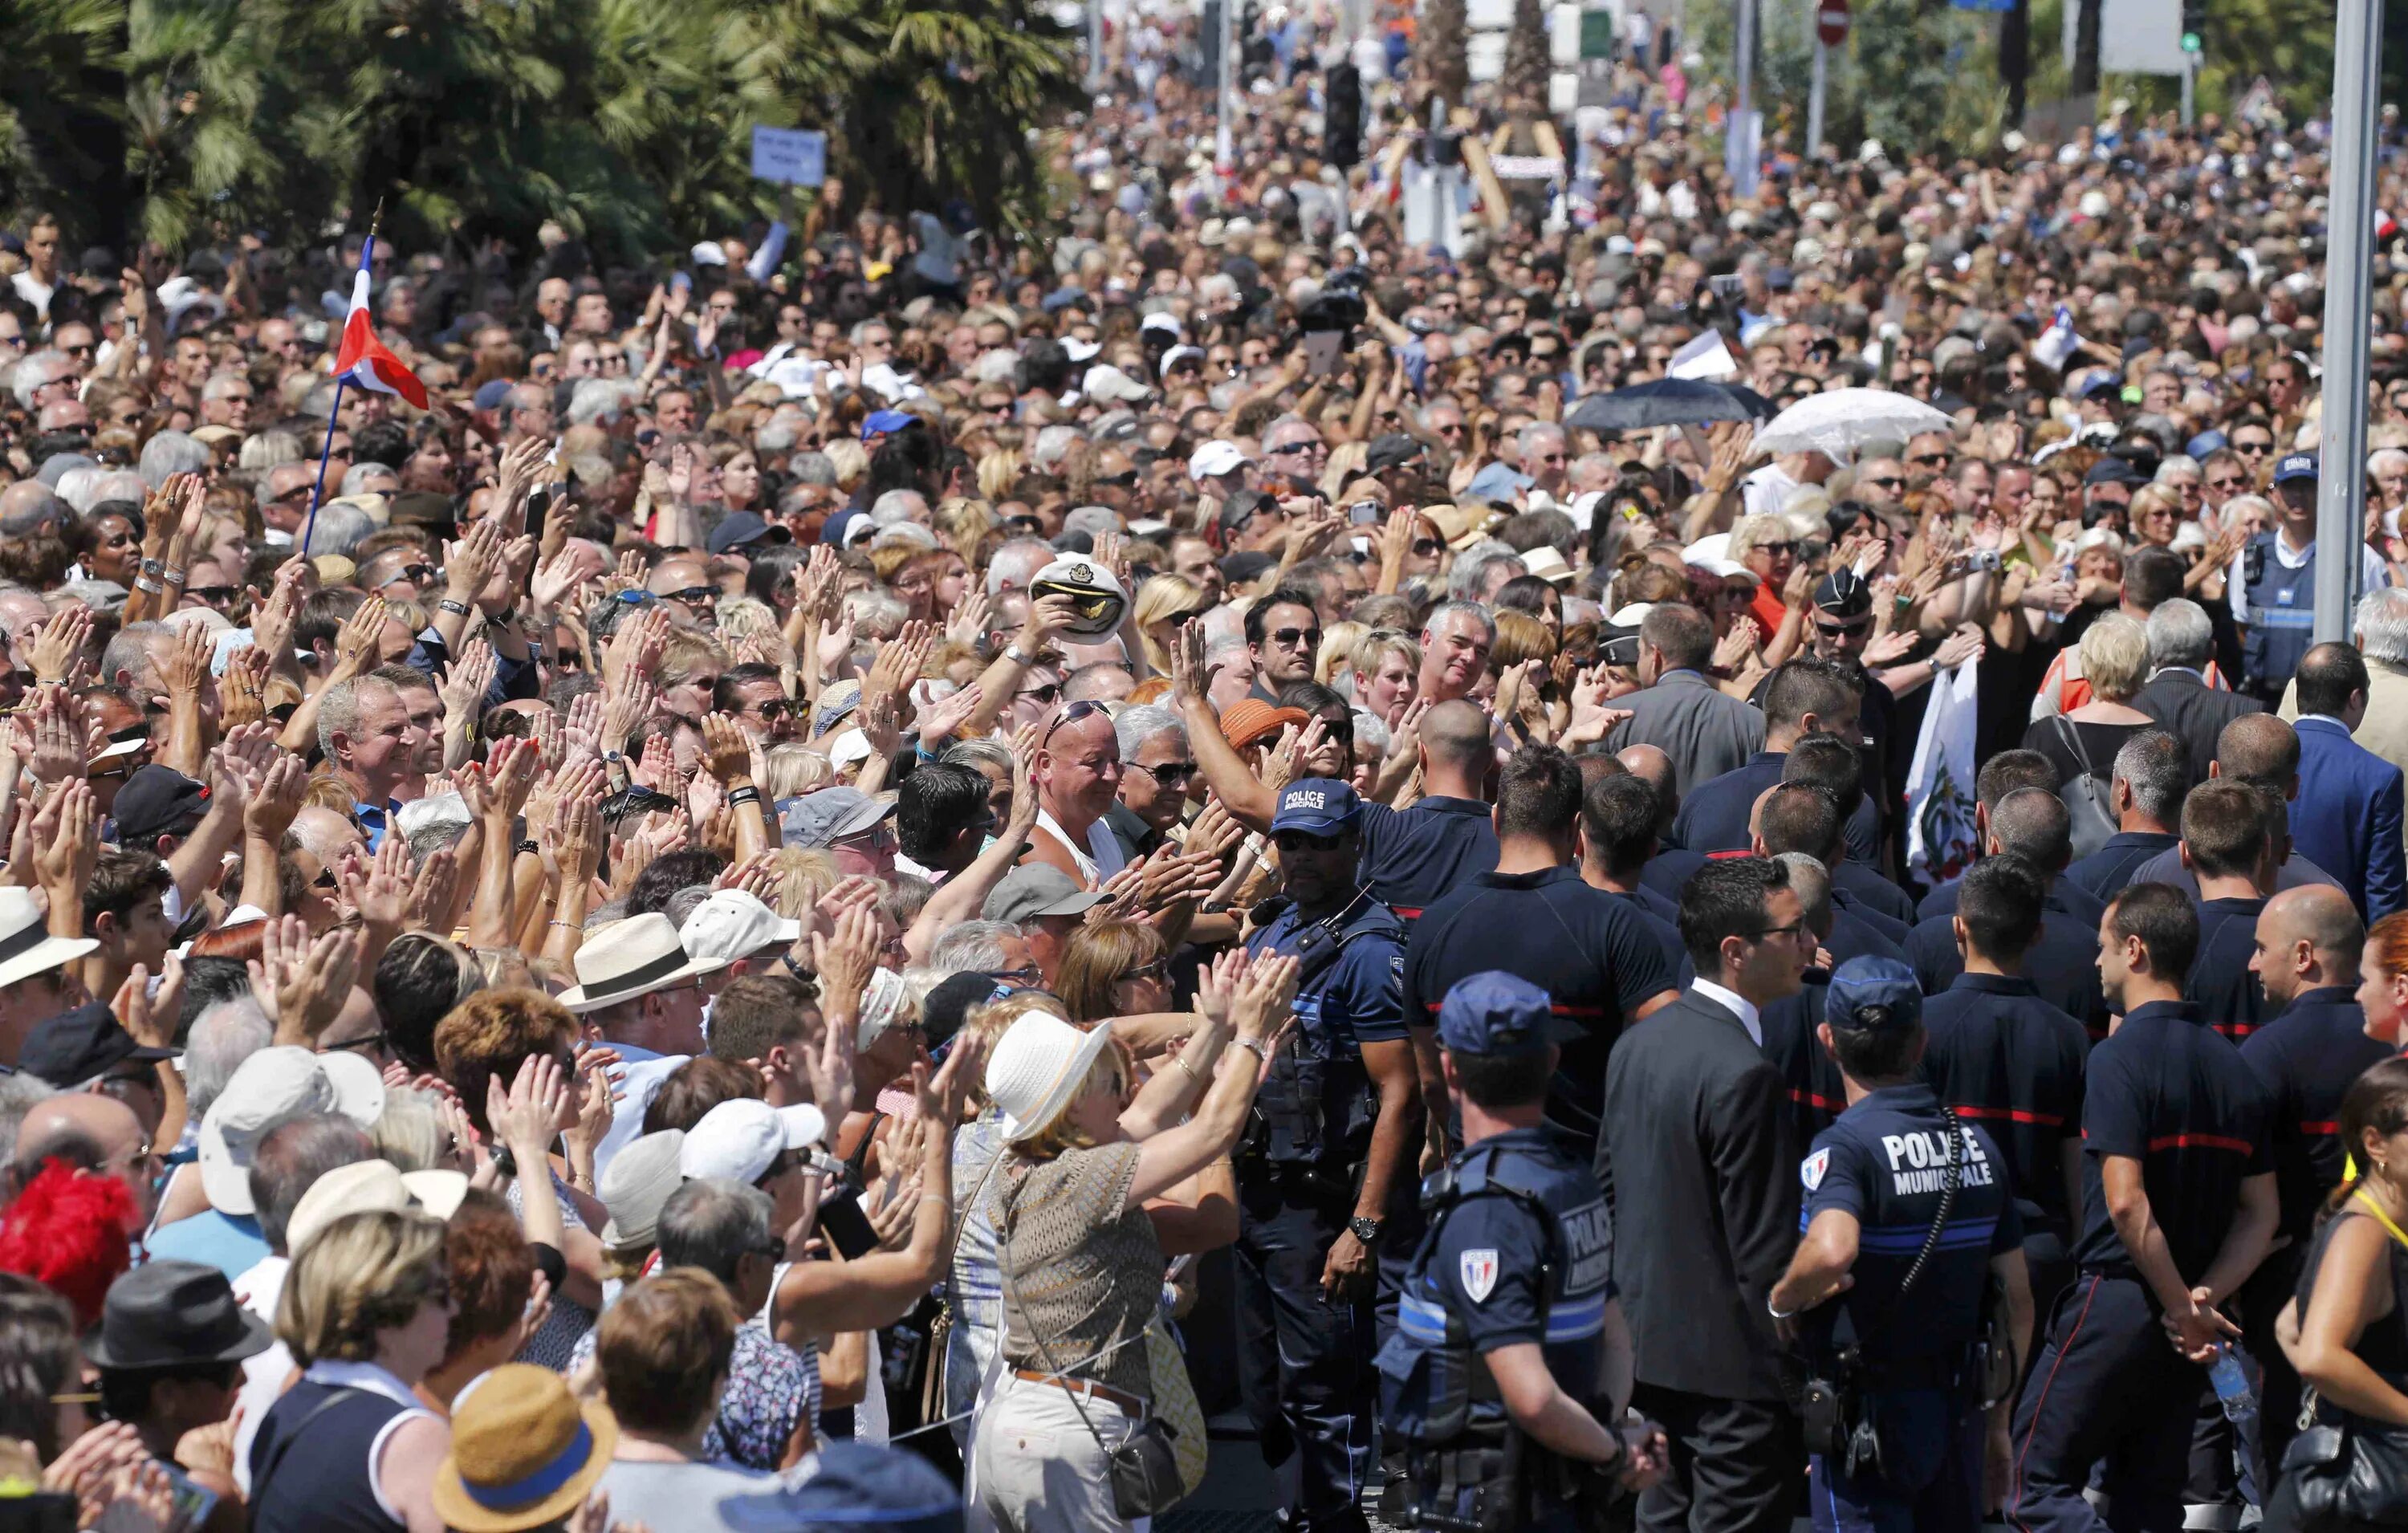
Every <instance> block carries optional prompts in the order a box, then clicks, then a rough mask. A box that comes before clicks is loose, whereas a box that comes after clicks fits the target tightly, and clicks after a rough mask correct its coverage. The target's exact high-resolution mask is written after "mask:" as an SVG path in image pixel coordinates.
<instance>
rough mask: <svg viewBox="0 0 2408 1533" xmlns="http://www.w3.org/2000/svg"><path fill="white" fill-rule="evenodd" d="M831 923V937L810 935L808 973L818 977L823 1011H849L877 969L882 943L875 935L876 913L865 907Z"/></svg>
mask: <svg viewBox="0 0 2408 1533" xmlns="http://www.w3.org/2000/svg"><path fill="white" fill-rule="evenodd" d="M833 924H834V926H835V930H834V932H833V933H832V934H822V933H817V932H814V933H813V934H812V935H811V972H812V973H814V974H816V975H818V976H819V981H820V1004H821V1007H822V1009H823V1010H825V1009H826V1008H828V1007H829V1006H837V1007H839V1008H840V1009H841V1010H845V1011H847V1012H852V1011H853V1009H854V1008H855V1007H857V1006H858V1005H859V1004H860V1002H861V993H862V992H863V991H864V990H866V989H867V988H868V987H869V976H870V974H871V972H872V971H873V970H875V969H876V968H877V967H878V954H879V953H880V951H881V950H882V948H883V947H884V943H883V942H882V940H881V939H880V937H879V934H878V918H877V914H876V912H875V911H874V910H872V909H871V908H870V907H869V906H867V905H854V906H852V907H850V908H848V909H847V910H844V911H843V913H842V914H840V915H839V916H838V917H837V918H836V920H835V922H834V923H833Z"/></svg>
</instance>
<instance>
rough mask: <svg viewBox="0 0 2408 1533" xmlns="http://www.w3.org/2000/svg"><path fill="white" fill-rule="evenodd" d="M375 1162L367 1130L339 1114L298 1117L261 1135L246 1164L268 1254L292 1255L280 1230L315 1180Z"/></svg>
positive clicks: (319, 1113) (287, 1222)
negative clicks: (249, 1164) (286, 1247)
mask: <svg viewBox="0 0 2408 1533" xmlns="http://www.w3.org/2000/svg"><path fill="white" fill-rule="evenodd" d="M375 1158H376V1144H375V1141H373V1140H371V1139H369V1138H368V1136H367V1130H366V1129H364V1128H362V1127H361V1126H360V1125H357V1124H355V1123H353V1122H351V1120H350V1119H349V1118H346V1117H344V1116H342V1115H341V1114H340V1113H335V1112H313V1113H305V1114H299V1115H296V1116H294V1117H291V1118H287V1119H285V1120H284V1121H283V1122H282V1123H280V1124H278V1125H275V1126H274V1127H272V1128H270V1129H269V1130H268V1131H267V1132H266V1133H265V1134H263V1135H261V1136H260V1137H259V1146H258V1148H257V1149H256V1150H255V1151H253V1152H252V1154H251V1203H252V1205H253V1206H254V1207H255V1208H256V1209H257V1210H258V1218H259V1233H260V1235H261V1236H262V1237H263V1238H265V1239H266V1241H267V1249H268V1250H270V1251H272V1252H274V1253H276V1254H278V1255H291V1254H292V1253H291V1252H290V1251H288V1250H286V1249H285V1245H284V1226H285V1225H287V1224H289V1223H291V1222H292V1219H293V1211H294V1209H296V1208H298V1207H300V1206H301V1196H302V1195H303V1194H304V1193H307V1192H308V1190H309V1189H310V1188H311V1187H314V1186H316V1185H317V1184H318V1179H319V1178H320V1177H322V1176H324V1175H325V1174H326V1173H327V1172H329V1171H337V1170H340V1169H342V1168H344V1167H346V1166H356V1165H358V1164H359V1163H360V1162H362V1161H365V1160H374V1159H375Z"/></svg>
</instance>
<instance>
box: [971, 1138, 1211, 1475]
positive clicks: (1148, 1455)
mask: <svg viewBox="0 0 2408 1533" xmlns="http://www.w3.org/2000/svg"><path fill="white" fill-rule="evenodd" d="M1026 1186H1027V1182H1025V1181H1024V1182H1022V1183H1021V1185H1020V1187H1017V1188H1014V1189H1013V1190H1012V1198H1011V1203H1010V1204H1009V1205H1008V1206H1007V1207H1006V1208H1005V1211H1004V1222H1005V1228H1004V1232H1003V1237H1002V1239H1001V1240H1000V1241H999V1242H998V1245H997V1254H998V1257H999V1258H1000V1259H999V1260H998V1261H997V1263H996V1265H997V1266H998V1267H999V1268H1002V1271H1003V1279H1004V1282H1006V1283H1008V1284H1009V1285H1010V1286H1011V1297H1012V1301H1013V1302H1014V1303H1016V1304H1018V1305H1019V1306H1020V1313H1021V1317H1022V1318H1023V1319H1025V1320H1027V1321H1028V1334H1029V1337H1030V1339H1031V1340H1034V1341H1036V1343H1037V1354H1038V1355H1039V1356H1040V1357H1042V1358H1044V1359H1045V1367H1046V1369H1047V1371H1049V1372H1050V1373H1052V1374H1053V1375H1054V1378H1056V1379H1060V1380H1063V1381H1065V1382H1066V1383H1068V1382H1074V1381H1072V1380H1071V1376H1070V1375H1069V1374H1068V1373H1067V1372H1065V1371H1064V1370H1063V1368H1062V1364H1061V1362H1060V1361H1059V1360H1058V1359H1056V1358H1055V1357H1054V1348H1053V1345H1052V1344H1051V1343H1050V1342H1048V1341H1047V1340H1045V1333H1044V1332H1043V1331H1041V1330H1039V1329H1038V1328H1037V1322H1036V1319H1035V1317H1034V1316H1033V1315H1032V1314H1031V1312H1030V1311H1029V1309H1028V1305H1027V1301H1026V1300H1025V1299H1023V1298H1022V1297H1020V1274H1019V1273H1017V1272H1015V1271H1013V1270H1012V1268H1011V1225H1013V1224H1014V1223H1016V1222H1017V1221H1018V1219H1019V1214H1020V1209H1019V1195H1020V1193H1021V1191H1022V1190H1024V1189H1025V1187H1026ZM1087 1360H1088V1361H1090V1362H1093V1361H1094V1358H1089V1359H1087ZM1063 1393H1064V1394H1066V1395H1068V1396H1069V1397H1070V1404H1071V1405H1072V1406H1073V1407H1074V1408H1075V1409H1076V1410H1077V1411H1078V1412H1079V1420H1080V1422H1081V1424H1082V1425H1083V1426H1085V1427H1086V1428H1087V1435H1088V1436H1089V1437H1091V1438H1094V1439H1095V1440H1096V1447H1097V1449H1098V1450H1100V1451H1101V1452H1102V1454H1103V1455H1104V1462H1105V1464H1106V1465H1107V1466H1108V1468H1109V1470H1110V1473H1111V1482H1112V1510H1113V1512H1117V1513H1118V1514H1119V1515H1120V1517H1121V1518H1122V1520H1123V1521H1125V1522H1135V1521H1136V1520H1137V1519H1138V1518H1140V1517H1151V1516H1154V1515H1155V1514H1156V1513H1157V1512H1167V1511H1168V1510H1169V1509H1170V1508H1171V1507H1173V1506H1176V1505H1177V1504H1178V1503H1179V1500H1180V1498H1181V1497H1183V1496H1185V1495H1186V1494H1187V1486H1186V1484H1185V1483H1184V1482H1183V1481H1182V1480H1181V1479H1180V1477H1179V1454H1178V1450H1177V1449H1176V1448H1174V1447H1173V1446H1172V1445H1171V1440H1170V1439H1171V1431H1172V1428H1171V1426H1170V1424H1169V1423H1168V1422H1166V1421H1164V1420H1163V1419H1162V1418H1161V1417H1160V1416H1148V1417H1146V1418H1145V1420H1143V1421H1141V1422H1140V1423H1138V1426H1137V1430H1136V1431H1134V1432H1131V1433H1130V1434H1129V1436H1128V1440H1127V1441H1125V1442H1124V1443H1122V1444H1121V1445H1120V1446H1119V1447H1117V1448H1110V1447H1106V1446H1105V1445H1104V1435H1103V1434H1102V1433H1101V1432H1098V1431H1097V1430H1096V1422H1095V1418H1094V1417H1092V1416H1090V1415H1088V1414H1087V1402H1086V1397H1085V1396H1084V1395H1083V1394H1082V1392H1080V1391H1079V1390H1076V1389H1065V1390H1064V1391H1063Z"/></svg>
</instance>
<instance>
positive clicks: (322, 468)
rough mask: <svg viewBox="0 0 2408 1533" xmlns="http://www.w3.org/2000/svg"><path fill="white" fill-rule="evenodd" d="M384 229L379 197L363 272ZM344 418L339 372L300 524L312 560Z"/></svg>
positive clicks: (303, 544) (362, 258)
mask: <svg viewBox="0 0 2408 1533" xmlns="http://www.w3.org/2000/svg"><path fill="white" fill-rule="evenodd" d="M383 226H384V199H383V198H382V197H379V198H378V199H377V205H376V211H375V212H373V213H371V214H369V215H368V237H367V243H366V244H365V245H362V246H361V247H360V270H362V271H366V270H367V269H368V262H369V260H370V258H371V257H373V256H374V255H375V253H376V236H377V231H378V230H379V229H380V228H382V227H383ZM335 351H336V354H337V356H339V355H341V353H342V347H341V346H340V345H339V344H337V346H336V348H335ZM342 415H343V375H342V374H340V373H337V374H336V375H335V408H333V409H331V410H329V411H327V412H326V434H325V436H324V437H321V438H320V441H319V447H318V482H317V484H316V485H315V486H314V487H313V488H312V489H311V490H310V492H309V516H308V520H307V521H305V522H304V523H302V524H301V557H303V558H304V559H307V558H308V557H309V535H310V534H311V533H313V532H315V531H317V529H318V504H319V502H321V501H322V500H324V499H325V498H326V463H327V460H328V459H330V458H332V457H333V456H334V454H335V423H336V422H337V421H339V420H341V419H342Z"/></svg>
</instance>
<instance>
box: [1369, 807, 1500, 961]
mask: <svg viewBox="0 0 2408 1533" xmlns="http://www.w3.org/2000/svg"><path fill="white" fill-rule="evenodd" d="M1362 824H1363V861H1362V864H1361V867H1362V874H1361V876H1362V879H1363V881H1364V882H1365V883H1367V884H1369V885H1370V888H1371V897H1372V898H1374V899H1376V900H1378V901H1379V902H1380V903H1381V904H1383V905H1385V906H1386V907H1388V909H1389V910H1393V911H1395V912H1396V914H1397V919H1398V920H1399V921H1402V922H1403V923H1404V924H1405V929H1406V930H1408V931H1411V930H1412V925H1413V923H1414V922H1416V921H1418V920H1420V919H1421V914H1422V911H1424V910H1427V909H1428V908H1429V907H1430V906H1432V905H1434V904H1436V903H1437V902H1438V900H1439V897H1440V896H1441V895H1445V894H1446V893H1448V892H1449V891H1450V890H1454V889H1458V888H1461V887H1462V886H1463V882H1464V881H1465V880H1466V879H1469V878H1470V877H1471V876H1472V875H1473V874H1474V873H1485V872H1487V871H1488V870H1489V869H1490V868H1492V867H1496V866H1497V827H1496V825H1495V824H1494V823H1493V822H1491V820H1490V819H1489V806H1488V805H1486V804H1484V803H1482V802H1481V801H1480V800H1479V799H1477V798H1441V797H1432V798H1425V799H1423V800H1421V801H1420V802H1419V803H1417V804H1415V805H1414V806H1413V807H1412V808H1411V809H1390V808H1389V807H1388V806H1387V805H1385V804H1365V805H1364V806H1363V822H1362Z"/></svg>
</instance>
